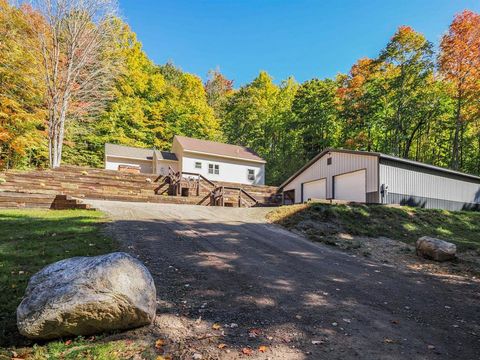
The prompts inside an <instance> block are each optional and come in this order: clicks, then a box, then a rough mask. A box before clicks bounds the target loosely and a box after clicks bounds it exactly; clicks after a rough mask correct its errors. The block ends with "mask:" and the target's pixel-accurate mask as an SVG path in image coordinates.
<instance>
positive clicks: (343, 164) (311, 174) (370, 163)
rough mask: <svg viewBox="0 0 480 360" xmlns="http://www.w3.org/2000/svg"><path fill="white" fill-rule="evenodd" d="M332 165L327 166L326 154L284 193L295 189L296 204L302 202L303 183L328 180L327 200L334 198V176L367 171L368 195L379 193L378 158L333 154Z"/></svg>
mask: <svg viewBox="0 0 480 360" xmlns="http://www.w3.org/2000/svg"><path fill="white" fill-rule="evenodd" d="M331 157H332V164H331V165H327V158H328V154H325V155H324V156H322V157H321V158H320V159H318V160H317V161H315V162H314V163H313V164H312V165H310V166H309V167H308V168H306V169H305V170H304V171H303V172H302V173H301V174H299V175H298V176H297V177H296V178H295V179H293V180H292V182H290V183H289V184H287V185H286V186H285V188H284V189H283V190H284V191H287V190H292V189H295V202H296V203H299V202H301V201H302V199H301V194H302V183H304V182H307V181H312V180H317V179H321V178H326V179H327V199H331V198H332V197H333V176H335V175H341V174H344V173H348V172H352V171H356V170H362V169H365V170H366V173H367V180H366V182H367V193H370V192H378V158H377V157H376V156H370V155H359V154H350V153H338V152H334V151H332V152H331Z"/></svg>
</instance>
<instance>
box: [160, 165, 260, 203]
mask: <svg viewBox="0 0 480 360" xmlns="http://www.w3.org/2000/svg"><path fill="white" fill-rule="evenodd" d="M185 176H193V177H194V178H195V180H194V181H195V186H196V193H197V194H196V195H197V196H200V186H202V185H203V186H205V185H204V184H203V182H205V183H207V184H208V185H209V186H210V188H208V187H207V189H208V191H209V194H208V195H207V196H205V197H204V198H203V199H202V200H201V201H200V202H199V203H198V204H199V205H204V204H205V201H206V200H207V199H210V204H209V205H211V206H225V197H226V192H229V191H234V192H237V205H238V207H243V206H245V207H250V206H255V205H257V204H258V200H257V199H255V198H254V197H253V196H252V195H251V194H249V193H248V192H247V191H246V190H244V189H242V188H240V187H235V186H224V185H222V186H217V185H216V184H215V183H214V182H213V181H211V180H209V179H207V178H206V177H205V176H203V175H202V174H198V173H193V172H188V171H184V172H179V171H175V170H174V169H173V168H172V167H170V166H169V167H168V175H166V176H165V177H163V176H162V175H160V176H158V177H157V178H156V179H155V182H158V181H159V180H160V179H162V178H163V180H164V182H163V183H162V185H163V184H166V183H168V184H169V186H170V188H171V190H172V191H171V192H172V193H173V195H175V196H178V195H180V192H181V184H182V180H184V181H187V182H189V181H190V179H188V178H186V177H185ZM162 185H160V186H159V187H158V188H157V189H155V192H157V190H158V189H160V188H161V187H162ZM189 188H190V186H189Z"/></svg>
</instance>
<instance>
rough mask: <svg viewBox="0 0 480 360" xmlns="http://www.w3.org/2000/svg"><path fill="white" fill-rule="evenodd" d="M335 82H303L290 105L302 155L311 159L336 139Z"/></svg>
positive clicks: (332, 144)
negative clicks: (299, 137) (300, 140)
mask: <svg viewBox="0 0 480 360" xmlns="http://www.w3.org/2000/svg"><path fill="white" fill-rule="evenodd" d="M336 92H337V83H336V82H335V81H333V80H331V79H325V80H319V79H313V80H309V81H307V82H305V83H303V84H302V85H301V86H300V88H299V89H298V91H297V93H296V95H295V99H294V100H293V103H292V112H293V114H294V116H295V122H294V129H296V130H298V131H299V133H300V136H301V138H302V145H303V154H304V156H305V158H307V159H311V158H312V157H314V156H315V155H316V154H317V153H319V152H320V151H322V150H323V149H325V148H328V147H331V146H335V145H336V141H337V139H338V130H339V122H338V109H337V106H336V101H337V98H336Z"/></svg>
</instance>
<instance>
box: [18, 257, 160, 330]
mask: <svg viewBox="0 0 480 360" xmlns="http://www.w3.org/2000/svg"><path fill="white" fill-rule="evenodd" d="M155 312H156V291H155V284H154V283H153V278H152V276H151V275H150V273H149V271H148V270H147V268H146V267H145V266H144V265H143V264H142V263H141V262H140V261H138V260H137V259H135V258H133V257H132V256H130V255H128V254H126V253H122V252H116V253H111V254H107V255H101V256H94V257H74V258H71V259H65V260H62V261H59V262H56V263H53V264H51V265H48V266H46V267H45V268H43V269H42V270H40V271H39V272H38V273H36V274H35V275H33V276H32V278H31V279H30V281H29V283H28V286H27V290H26V293H25V297H24V299H23V300H22V302H21V303H20V305H19V306H18V308H17V326H18V329H19V331H20V333H21V334H22V335H24V336H26V337H28V338H31V339H53V338H57V337H63V336H77V335H91V334H95V333H101V332H105V331H110V330H116V329H129V328H134V327H139V326H143V325H147V324H150V323H151V322H152V321H153V319H154V318H155Z"/></svg>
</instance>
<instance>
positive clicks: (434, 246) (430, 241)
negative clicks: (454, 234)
mask: <svg viewBox="0 0 480 360" xmlns="http://www.w3.org/2000/svg"><path fill="white" fill-rule="evenodd" d="M416 250H417V255H419V256H422V257H424V258H427V259H431V260H435V261H448V260H453V259H455V257H456V253H457V247H456V246H455V244H452V243H450V242H448V241H444V240H440V239H436V238H433V237H429V236H422V237H421V238H420V239H418V240H417V243H416Z"/></svg>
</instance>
